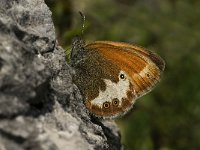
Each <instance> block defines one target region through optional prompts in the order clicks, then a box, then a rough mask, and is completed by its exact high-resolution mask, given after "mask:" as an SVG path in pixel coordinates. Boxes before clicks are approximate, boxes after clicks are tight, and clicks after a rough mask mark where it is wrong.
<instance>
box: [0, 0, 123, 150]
mask: <svg viewBox="0 0 200 150" xmlns="http://www.w3.org/2000/svg"><path fill="white" fill-rule="evenodd" d="M73 73H74V72H73V69H72V68H71V67H70V66H69V65H68V64H67V63H66V60H65V53H64V50H63V49H62V48H61V47H59V46H58V44H57V42H56V36H55V29H54V25H53V22H52V20H51V12H50V11H49V9H48V7H47V6H46V4H45V3H44V1H43V0H1V1H0V150H24V149H31V150H48V149H51V150H79V149H80V150H88V149H98V150H101V149H102V150H104V149H112V150H115V149H116V150H118V149H121V144H120V137H119V133H118V129H117V127H116V125H115V123H114V122H113V121H104V122H103V121H99V120H98V119H96V118H93V119H92V118H91V116H89V113H88V112H87V110H86V109H85V107H84V105H83V103H82V100H81V95H80V93H79V90H78V88H77V87H76V85H74V84H73V82H72V74H73Z"/></svg>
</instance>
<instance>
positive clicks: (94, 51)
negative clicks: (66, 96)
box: [73, 41, 165, 118]
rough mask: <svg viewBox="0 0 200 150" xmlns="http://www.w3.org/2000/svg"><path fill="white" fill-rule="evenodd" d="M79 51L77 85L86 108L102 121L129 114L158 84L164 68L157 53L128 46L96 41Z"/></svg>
mask: <svg viewBox="0 0 200 150" xmlns="http://www.w3.org/2000/svg"><path fill="white" fill-rule="evenodd" d="M80 50H81V52H82V53H81V54H80V53H77V58H80V59H79V61H78V62H76V63H74V65H73V67H74V68H75V70H76V78H75V83H76V84H77V85H78V87H79V88H80V89H81V91H82V94H83V96H84V99H85V105H86V107H87V108H88V109H89V110H90V112H92V113H93V114H94V115H96V116H100V117H103V118H114V117H117V116H119V115H122V114H124V113H126V112H127V111H128V110H129V109H130V108H131V107H132V105H133V103H134V102H135V100H136V99H137V98H138V97H140V96H142V95H144V94H145V93H147V92H148V91H151V89H152V88H153V87H154V86H155V85H156V83H157V82H158V81H159V80H160V76H161V73H162V71H163V70H164V66H165V64H164V61H163V60H162V59H161V58H160V57H159V56H157V55H156V54H154V53H152V52H150V51H147V50H145V49H144V48H141V47H139V46H136V45H131V44H127V43H121V42H112V41H96V42H93V43H91V44H88V45H86V46H84V48H83V47H81V48H80Z"/></svg>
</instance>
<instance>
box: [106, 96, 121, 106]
mask: <svg viewBox="0 0 200 150" xmlns="http://www.w3.org/2000/svg"><path fill="white" fill-rule="evenodd" d="M110 105H111V103H110V102H104V103H103V107H104V108H110ZM112 105H113V106H115V107H117V106H118V105H119V100H118V99H117V98H114V99H113V100H112Z"/></svg>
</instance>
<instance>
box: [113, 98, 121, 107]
mask: <svg viewBox="0 0 200 150" xmlns="http://www.w3.org/2000/svg"><path fill="white" fill-rule="evenodd" d="M112 104H113V105H114V106H118V105H119V100H118V99H117V98H115V99H113V100H112Z"/></svg>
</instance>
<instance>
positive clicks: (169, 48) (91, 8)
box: [46, 0, 200, 150]
mask: <svg viewBox="0 0 200 150" xmlns="http://www.w3.org/2000/svg"><path fill="white" fill-rule="evenodd" d="M46 3H47V4H48V6H49V7H50V9H51V11H52V12H53V16H52V17H53V20H54V23H55V25H56V30H57V37H58V39H59V43H60V45H62V46H63V47H65V48H66V49H67V50H70V44H71V39H72V38H73V37H74V36H75V35H76V34H80V32H81V30H82V20H81V17H80V15H79V14H78V11H81V12H83V13H84V14H85V15H86V27H85V31H84V36H85V40H86V41H87V42H91V41H95V40H113V41H124V42H130V43H136V44H138V45H141V46H143V47H146V48H148V49H150V50H152V51H155V52H156V53H158V54H159V55H160V56H161V57H162V58H164V60H165V61H166V69H165V71H164V74H163V79H162V81H161V83H160V84H159V85H158V86H157V87H156V88H155V89H154V90H153V91H152V92H151V93H149V94H147V95H146V96H143V97H142V98H140V99H139V100H138V101H137V102H136V104H135V105H134V107H133V109H132V111H131V112H130V113H128V115H126V116H124V117H123V118H120V119H118V120H117V121H116V122H117V123H118V125H119V127H120V130H121V134H122V143H123V144H124V147H125V149H127V150H200V49H199V47H200V1H199V0H46ZM67 52H68V53H70V52H69V51H67Z"/></svg>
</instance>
